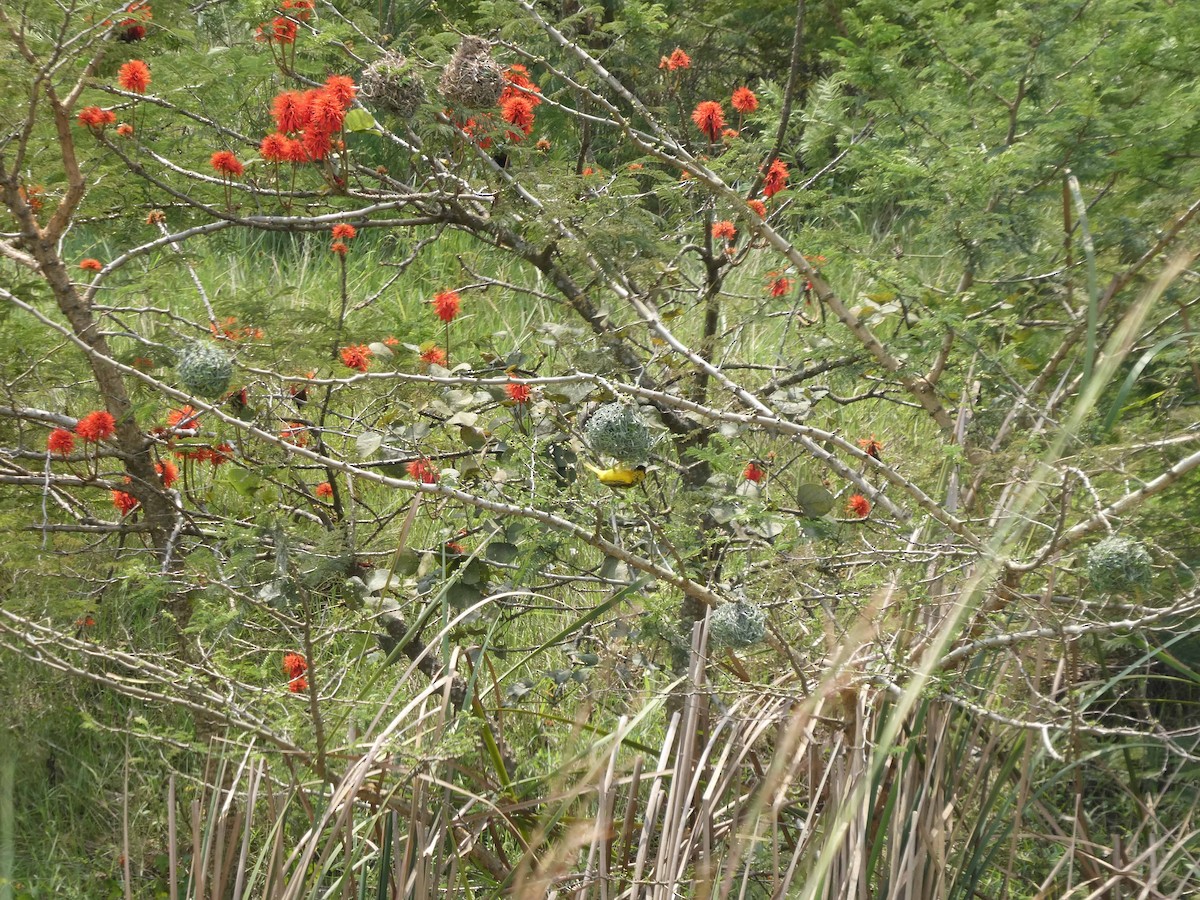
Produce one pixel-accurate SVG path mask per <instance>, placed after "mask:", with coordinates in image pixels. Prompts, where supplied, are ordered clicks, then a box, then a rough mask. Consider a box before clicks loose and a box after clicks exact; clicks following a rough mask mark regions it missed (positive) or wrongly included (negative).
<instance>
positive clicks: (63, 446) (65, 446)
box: [46, 428, 75, 456]
mask: <svg viewBox="0 0 1200 900" xmlns="http://www.w3.org/2000/svg"><path fill="white" fill-rule="evenodd" d="M46 449H47V450H49V451H50V452H51V453H53V454H54V455H55V456H70V455H71V451H72V450H74V449H75V435H73V434H71V432H69V431H67V429H65V428H55V429H54V430H53V431H52V432H50V436H49V437H48V438H46Z"/></svg>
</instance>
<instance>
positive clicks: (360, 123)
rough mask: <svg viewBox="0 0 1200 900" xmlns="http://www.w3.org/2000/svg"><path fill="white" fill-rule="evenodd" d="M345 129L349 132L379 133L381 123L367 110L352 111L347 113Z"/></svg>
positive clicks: (344, 123)
mask: <svg viewBox="0 0 1200 900" xmlns="http://www.w3.org/2000/svg"><path fill="white" fill-rule="evenodd" d="M343 127H344V128H345V129H346V130H347V131H379V130H380V128H379V123H378V122H376V121H375V119H374V118H373V117H372V116H371V114H370V113H369V112H367V111H366V110H365V109H352V110H350V112H348V113H346V119H345V121H344V122H343Z"/></svg>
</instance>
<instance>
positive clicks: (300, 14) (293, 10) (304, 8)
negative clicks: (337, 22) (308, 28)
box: [280, 0, 313, 22]
mask: <svg viewBox="0 0 1200 900" xmlns="http://www.w3.org/2000/svg"><path fill="white" fill-rule="evenodd" d="M280 9H283V10H286V11H287V12H288V14H289V15H292V16H295V17H296V18H297V19H299V20H300V21H301V22H307V21H308V20H309V19H311V18H312V10H313V3H312V0H283V4H282V5H281V6H280Z"/></svg>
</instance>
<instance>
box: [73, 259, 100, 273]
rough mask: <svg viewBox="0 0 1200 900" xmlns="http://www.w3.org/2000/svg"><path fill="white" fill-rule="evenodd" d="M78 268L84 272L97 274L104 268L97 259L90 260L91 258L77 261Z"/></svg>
mask: <svg viewBox="0 0 1200 900" xmlns="http://www.w3.org/2000/svg"><path fill="white" fill-rule="evenodd" d="M79 268H81V269H83V270H84V271H85V272H99V271H100V270H101V269H103V268H104V263H102V262H100V260H98V259H92V258H91V257H88V258H87V259H81V260H80V261H79Z"/></svg>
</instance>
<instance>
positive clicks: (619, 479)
mask: <svg viewBox="0 0 1200 900" xmlns="http://www.w3.org/2000/svg"><path fill="white" fill-rule="evenodd" d="M584 465H585V466H587V467H588V468H589V469H591V470H592V471H593V472H595V473H596V480H597V481H599V482H600V483H601V484H603V485H607V486H608V487H613V488H622V489H624V488H631V487H633V486H634V485H637V484H641V483H642V482H643V481H645V480H646V467H645V466H636V467H635V468H632V469H626V468H625V467H624V466H613V467H612V468H611V469H597V468H596V467H595V466H593V465H592V464H590V463H584Z"/></svg>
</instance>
